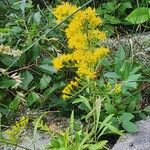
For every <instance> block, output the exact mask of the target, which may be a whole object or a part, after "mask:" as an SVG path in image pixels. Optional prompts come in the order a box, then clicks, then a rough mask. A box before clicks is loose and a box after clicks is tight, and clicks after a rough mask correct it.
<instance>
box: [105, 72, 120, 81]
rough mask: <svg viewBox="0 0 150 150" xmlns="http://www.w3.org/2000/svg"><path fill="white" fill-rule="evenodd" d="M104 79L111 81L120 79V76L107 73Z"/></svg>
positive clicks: (114, 73)
mask: <svg viewBox="0 0 150 150" xmlns="http://www.w3.org/2000/svg"><path fill="white" fill-rule="evenodd" d="M104 77H107V78H111V79H120V76H119V75H118V74H117V73H116V72H107V73H105V74H104Z"/></svg>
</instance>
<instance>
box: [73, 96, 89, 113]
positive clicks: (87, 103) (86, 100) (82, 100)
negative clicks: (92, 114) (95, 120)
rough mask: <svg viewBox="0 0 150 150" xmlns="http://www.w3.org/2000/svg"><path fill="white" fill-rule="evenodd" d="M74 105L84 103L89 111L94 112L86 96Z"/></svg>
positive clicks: (81, 97) (77, 100)
mask: <svg viewBox="0 0 150 150" xmlns="http://www.w3.org/2000/svg"><path fill="white" fill-rule="evenodd" d="M73 103H82V104H84V105H85V106H86V108H87V109H88V110H87V111H91V110H92V107H91V105H90V103H89V101H88V99H87V98H85V97H84V96H80V98H78V99H76V100H75V101H74V102H73Z"/></svg>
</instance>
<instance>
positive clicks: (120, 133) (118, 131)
mask: <svg viewBox="0 0 150 150" xmlns="http://www.w3.org/2000/svg"><path fill="white" fill-rule="evenodd" d="M106 126H107V127H108V129H109V130H110V131H111V132H112V133H116V134H118V135H122V132H121V131H120V130H118V129H117V128H116V127H115V126H113V125H111V124H108V125H106Z"/></svg>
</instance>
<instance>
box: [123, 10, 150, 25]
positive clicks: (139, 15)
mask: <svg viewBox="0 0 150 150" xmlns="http://www.w3.org/2000/svg"><path fill="white" fill-rule="evenodd" d="M125 20H126V21H128V22H129V23H131V24H141V23H144V22H146V21H148V20H150V8H148V7H138V8H136V9H135V10H133V11H132V12H131V13H130V14H129V15H128V16H127V17H126V18H125Z"/></svg>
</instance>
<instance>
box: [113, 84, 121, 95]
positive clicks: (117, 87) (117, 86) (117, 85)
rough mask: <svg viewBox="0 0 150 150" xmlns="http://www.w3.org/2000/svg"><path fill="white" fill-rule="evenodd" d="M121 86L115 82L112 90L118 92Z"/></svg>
mask: <svg viewBox="0 0 150 150" xmlns="http://www.w3.org/2000/svg"><path fill="white" fill-rule="evenodd" d="M121 87H122V85H121V84H119V83H117V84H116V85H115V87H114V92H115V93H120V92H121Z"/></svg>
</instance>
